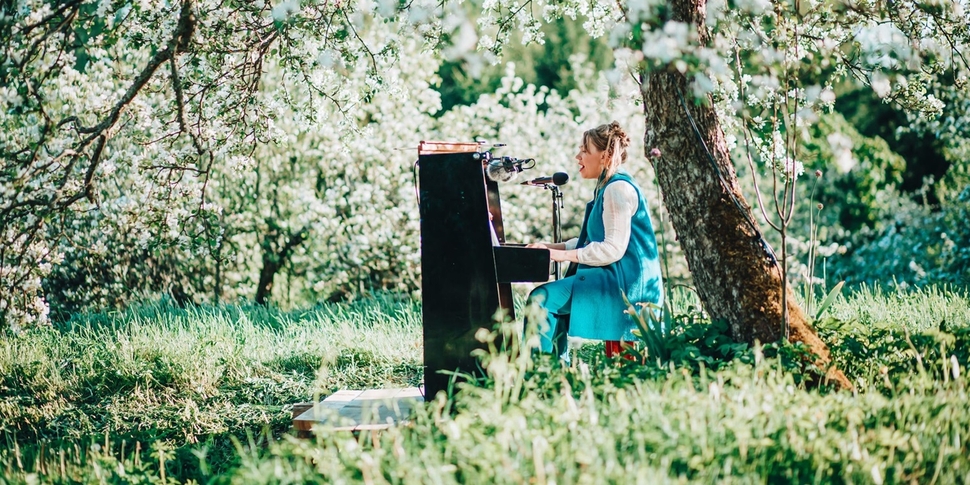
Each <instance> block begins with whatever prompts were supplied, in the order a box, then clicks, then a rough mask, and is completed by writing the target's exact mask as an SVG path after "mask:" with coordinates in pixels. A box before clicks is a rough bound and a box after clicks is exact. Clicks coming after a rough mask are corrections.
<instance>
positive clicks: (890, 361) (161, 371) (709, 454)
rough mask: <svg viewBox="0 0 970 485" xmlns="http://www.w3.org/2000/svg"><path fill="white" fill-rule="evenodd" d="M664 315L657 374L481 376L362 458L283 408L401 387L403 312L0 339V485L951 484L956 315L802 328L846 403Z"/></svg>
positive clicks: (956, 303)
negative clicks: (299, 426)
mask: <svg viewBox="0 0 970 485" xmlns="http://www.w3.org/2000/svg"><path fill="white" fill-rule="evenodd" d="M672 300H674V301H675V302H676V304H677V305H678V306H677V307H675V308H674V311H672V312H671V313H672V314H673V315H676V319H675V321H676V324H677V325H676V326H675V331H674V334H675V335H674V336H673V337H671V338H670V340H669V344H668V345H669V346H670V349H669V350H670V351H671V355H672V356H675V361H674V362H672V363H670V364H669V365H664V366H658V365H655V364H653V363H648V364H646V365H640V364H633V363H628V362H625V361H607V360H605V359H603V358H601V356H600V353H601V349H602V347H601V345H599V344H595V343H592V344H587V345H586V346H584V347H582V348H581V349H580V350H579V351H578V352H577V354H576V356H575V358H574V359H572V364H571V366H570V367H566V368H564V367H562V366H560V365H559V364H558V363H556V362H552V361H551V360H550V359H548V358H538V359H532V358H530V357H528V356H521V355H520V356H515V355H512V356H509V355H505V354H493V355H490V356H487V358H486V363H487V367H488V369H489V373H490V374H489V379H488V381H487V382H484V383H481V384H480V385H478V386H474V387H473V386H466V387H463V388H462V390H461V392H459V393H458V394H457V395H456V396H455V397H454V398H453V399H450V400H448V399H444V398H443V397H439V399H437V400H434V401H433V402H430V403H427V404H426V405H425V407H423V408H421V409H420V410H419V411H418V412H417V413H416V414H415V416H414V419H413V421H412V424H411V426H409V427H405V428H398V429H392V430H391V431H388V432H386V433H383V434H382V435H381V437H380V440H379V441H378V442H377V443H374V442H370V441H361V442H358V441H357V440H356V439H354V437H353V436H352V435H350V434H348V433H329V432H321V433H318V434H317V435H316V436H315V437H314V438H312V439H297V438H295V437H293V436H292V435H291V434H290V433H289V424H290V411H291V409H290V408H291V405H292V404H293V403H296V402H300V401H307V400H311V399H314V398H317V399H319V398H321V397H323V396H325V395H327V394H329V393H331V392H333V391H335V390H337V389H352V388H368V387H406V386H414V385H416V384H418V383H419V382H420V380H421V378H422V374H421V367H420V362H421V352H422V349H421V324H420V305H419V304H417V303H415V302H413V301H410V300H407V299H400V298H395V297H393V296H386V295H385V296H378V297H374V298H371V299H368V300H363V301H358V302H355V303H352V304H335V305H325V306H320V307H316V308H311V309H305V310H301V311H294V312H281V311H277V310H274V309H270V308H263V307H239V306H225V307H218V308H213V307H197V308H188V309H180V308H175V307H171V306H167V305H165V304H164V303H153V304H145V305H141V306H138V307H135V308H132V309H130V310H129V311H126V312H123V313H118V314H110V315H81V316H77V317H76V318H75V319H74V320H72V321H71V322H69V323H67V324H64V325H60V326H58V327H55V328H43V329H34V330H30V331H26V332H23V333H20V334H17V335H7V336H5V337H3V338H0V420H2V421H0V435H2V436H0V476H2V480H3V481H4V482H8V483H38V482H41V483H49V482H53V483H167V482H170V481H177V482H185V481H196V482H199V483H356V482H362V483H485V482H494V483H553V482H554V483H607V482H614V483H665V482H677V483H682V482H699V483H711V482H725V483H765V482H770V483H901V482H905V483H970V458H968V455H970V449H968V448H970V446H968V444H970V438H968V437H970V413H968V412H967V407H968V404H967V403H968V402H970V396H968V378H967V372H966V365H967V363H968V357H970V356H968V353H970V298H968V297H967V295H966V294H963V293H959V292H953V291H945V290H932V289H928V290H917V291H911V292H907V293H885V292H880V291H875V290H866V289H863V290H860V291H856V292H855V293H852V294H851V295H848V296H847V297H846V298H840V299H839V300H838V301H837V302H836V303H835V304H834V305H833V306H832V307H831V308H830V311H829V313H828V316H827V317H825V318H824V319H822V320H821V321H819V322H817V325H818V327H819V332H820V334H821V335H822V336H823V338H824V339H825V340H826V341H827V342H828V343H829V344H830V346H831V347H832V350H833V354H834V357H835V361H836V362H837V363H838V365H839V366H840V367H841V368H843V369H844V370H845V371H846V374H847V375H848V376H849V377H850V379H851V380H852V381H853V382H854V383H855V385H856V390H855V391H854V392H836V391H829V390H826V389H824V388H821V389H819V388H806V386H805V385H804V384H803V383H804V382H805V379H804V373H806V372H810V369H809V370H806V369H804V368H803V366H801V365H800V364H799V363H800V362H801V361H802V359H800V358H799V354H798V352H799V349H798V348H795V347H792V346H777V345H766V346H764V347H763V348H746V347H743V346H739V345H736V344H731V343H730V342H726V341H725V338H724V335H723V325H721V324H718V323H717V322H715V323H711V322H707V321H704V320H703V319H702V318H700V317H699V315H698V314H697V313H696V311H695V310H692V308H693V304H692V303H691V302H689V301H688V299H686V298H673V299H672Z"/></svg>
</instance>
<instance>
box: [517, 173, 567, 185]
mask: <svg viewBox="0 0 970 485" xmlns="http://www.w3.org/2000/svg"><path fill="white" fill-rule="evenodd" d="M568 181H569V174H568V173H566V172H556V173H554V174H552V176H551V177H539V178H535V179H532V180H527V181H525V182H522V185H566V182H568Z"/></svg>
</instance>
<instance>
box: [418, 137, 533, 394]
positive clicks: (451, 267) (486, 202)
mask: <svg viewBox="0 0 970 485" xmlns="http://www.w3.org/2000/svg"><path fill="white" fill-rule="evenodd" d="M418 155H419V158H418V183H419V198H420V211H421V290H422V299H423V302H422V323H423V326H424V365H425V369H424V393H425V394H424V395H425V397H426V399H429V400H430V399H433V398H434V396H435V395H436V394H437V393H438V391H440V390H445V389H447V387H448V382H449V380H450V379H451V375H448V374H445V373H442V371H444V372H449V371H453V372H458V373H460V374H471V375H480V374H481V369H480V366H479V363H478V360H477V358H475V357H473V356H472V355H471V353H472V351H473V350H475V349H478V348H484V344H482V343H481V342H479V341H478V340H477V339H476V337H475V334H476V333H477V332H478V331H479V329H482V328H484V329H486V330H492V329H493V328H494V326H495V324H496V323H497V321H496V316H497V315H499V316H504V317H505V318H507V319H514V318H515V309H514V307H513V303H512V287H511V283H516V282H538V281H547V280H548V279H549V275H550V272H549V251H548V250H546V249H535V248H526V247H523V246H521V245H519V246H516V245H512V244H508V245H507V244H505V234H504V226H503V224H502V208H501V201H500V198H499V190H498V189H499V188H498V184H497V183H496V182H494V181H492V180H489V179H488V178H487V177H485V171H484V166H483V158H484V157H483V155H482V153H481V152H479V145H478V144H476V143H441V142H421V145H420V146H419V149H418ZM490 216H491V217H490ZM490 220H491V226H490V224H489V222H490ZM493 228H494V231H495V238H493V236H492V230H493ZM495 239H497V240H498V242H499V243H500V244H499V245H497V246H496V245H494V244H493V241H494V240H495Z"/></svg>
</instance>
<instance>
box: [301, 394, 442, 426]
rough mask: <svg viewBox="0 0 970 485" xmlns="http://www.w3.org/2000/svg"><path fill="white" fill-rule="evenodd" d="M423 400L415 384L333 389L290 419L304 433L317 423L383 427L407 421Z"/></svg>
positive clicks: (322, 424) (321, 424) (323, 424)
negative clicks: (385, 387)
mask: <svg viewBox="0 0 970 485" xmlns="http://www.w3.org/2000/svg"><path fill="white" fill-rule="evenodd" d="M423 402H424V396H422V395H421V391H420V389H418V388H417V387H408V388H405V389H366V390H362V391H358V390H343V391H337V392H335V393H333V394H331V395H330V396H329V397H327V398H326V399H324V400H323V401H321V402H319V403H317V404H315V405H314V406H312V407H310V408H309V409H307V410H306V411H304V412H303V413H302V414H300V415H299V416H297V417H296V418H294V419H293V427H294V428H296V430H297V431H304V432H308V431H311V430H312V429H313V427H314V426H317V425H320V426H326V427H327V428H329V429H332V430H334V431H373V430H380V429H386V428H389V427H391V426H395V425H398V424H400V423H402V422H405V421H407V419H408V418H409V417H410V415H411V410H412V409H413V408H414V407H415V406H417V405H418V404H420V403H423Z"/></svg>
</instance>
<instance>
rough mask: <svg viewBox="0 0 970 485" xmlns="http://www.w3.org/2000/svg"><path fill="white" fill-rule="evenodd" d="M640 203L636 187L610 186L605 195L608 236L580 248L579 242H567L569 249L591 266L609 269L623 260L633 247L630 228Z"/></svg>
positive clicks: (604, 216)
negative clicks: (628, 247)
mask: <svg viewBox="0 0 970 485" xmlns="http://www.w3.org/2000/svg"><path fill="white" fill-rule="evenodd" d="M639 203H640V198H639V197H638V196H637V191H636V189H634V188H633V185H630V184H629V183H627V182H614V183H612V184H610V185H607V186H606V189H605V192H603V229H604V232H605V233H606V237H605V238H604V239H603V240H602V241H596V242H590V243H588V244H587V245H586V247H583V248H579V249H576V244H577V243H578V242H579V240H578V239H577V238H572V239H570V240H568V241H566V243H565V244H566V250H567V251H576V259H577V260H578V261H579V262H580V263H581V264H585V265H588V266H606V265H609V264H613V263H615V262H617V261H619V260H620V258H622V257H623V254H624V253H626V248H627V246H628V245H629V244H630V225H631V224H632V221H633V215H634V214H636V212H637V206H638V205H639Z"/></svg>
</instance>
